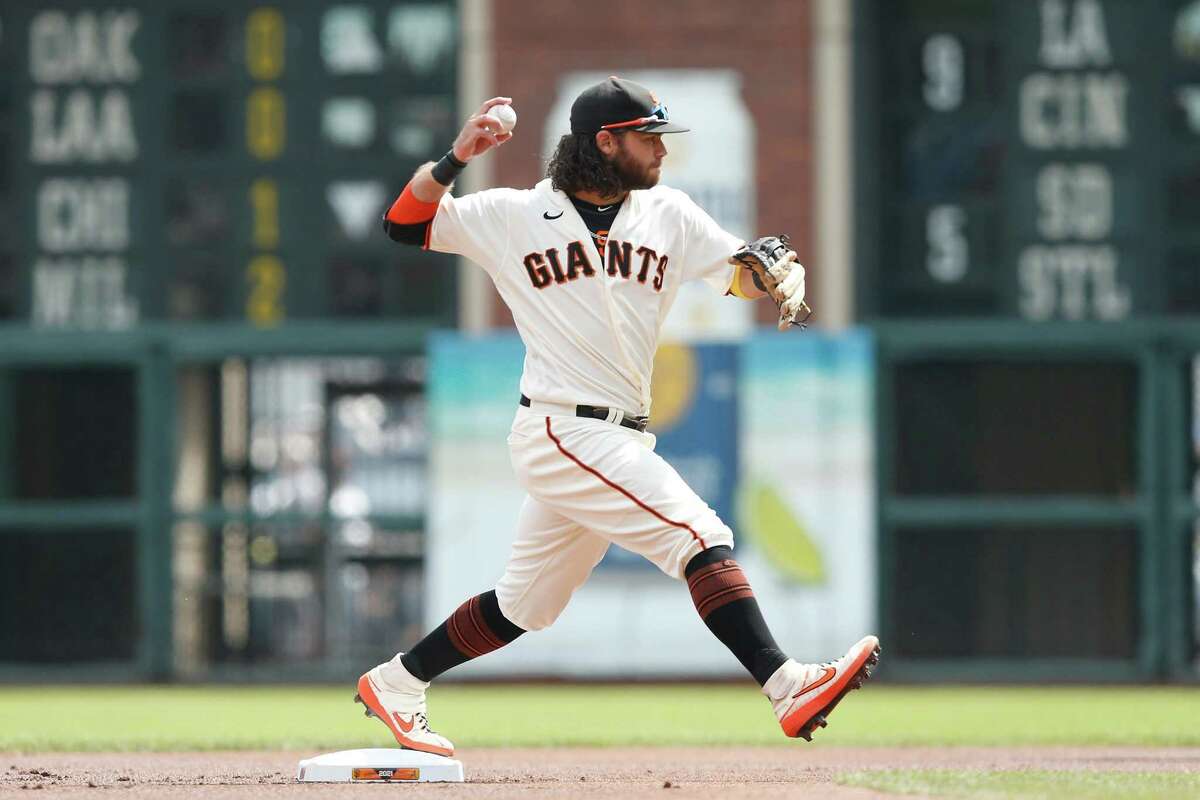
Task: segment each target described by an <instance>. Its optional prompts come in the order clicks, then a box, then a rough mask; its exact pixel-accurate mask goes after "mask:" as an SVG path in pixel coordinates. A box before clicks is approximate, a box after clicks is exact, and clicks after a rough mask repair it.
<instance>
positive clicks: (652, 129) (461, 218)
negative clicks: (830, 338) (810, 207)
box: [355, 77, 879, 755]
mask: <svg viewBox="0 0 1200 800" xmlns="http://www.w3.org/2000/svg"><path fill="white" fill-rule="evenodd" d="M509 103H511V100H510V98H507V97H495V98H492V99H491V100H488V101H487V102H485V103H484V104H483V105H482V106H481V107H480V108H479V111H478V112H477V113H476V114H475V115H474V116H472V117H471V118H470V119H468V120H467V122H466V123H465V125H464V126H463V128H462V130H461V131H460V133H459V134H458V137H457V138H456V139H455V140H454V146H453V147H452V148H451V150H450V151H449V152H448V153H446V155H445V156H444V157H443V158H442V159H441V160H440V161H438V162H437V163H431V164H426V165H424V166H422V167H420V168H419V169H418V170H417V171H416V174H414V175H413V177H412V180H410V181H409V183H408V185H407V186H405V187H404V191H403V192H402V193H401V195H400V197H399V198H398V199H397V200H396V202H395V203H394V204H393V205H392V206H391V208H390V209H389V210H388V212H387V214H386V216H385V218H384V227H385V229H386V230H387V232H388V234H389V235H390V236H391V238H392V239H394V240H396V241H398V242H404V243H407V244H412V245H419V246H421V247H425V248H429V249H432V250H436V251H439V252H443V253H456V254H458V255H462V256H465V257H467V258H469V259H471V260H472V261H474V262H475V263H476V264H478V265H479V266H480V267H482V268H483V269H484V270H486V271H487V273H488V275H489V276H491V278H492V280H493V282H494V283H495V285H496V289H497V290H498V291H499V293H500V296H501V297H502V298H503V299H504V302H505V303H506V304H507V305H508V307H509V308H510V309H511V310H512V314H513V319H514V321H515V323H516V327H517V330H518V332H519V333H520V335H521V339H522V341H523V342H524V343H525V350H526V355H525V368H524V373H523V374H522V376H521V394H520V397H519V402H518V403H517V406H516V417H515V419H514V420H513V424H512V431H511V433H510V435H509V437H508V446H509V450H510V454H511V458H512V465H513V469H514V471H515V473H516V476H517V479H518V480H519V481H520V483H521V484H522V486H523V487H524V489H525V490H526V492H527V497H526V498H525V502H524V506H523V507H522V509H521V513H520V517H519V519H518V521H517V531H516V537H515V540H514V542H513V545H512V552H511V555H510V556H509V560H508V564H507V567H506V569H505V572H504V576H503V577H502V578H501V579H500V581H499V583H497V584H496V587H495V588H494V589H492V590H490V591H487V592H484V593H483V594H480V595H478V596H476V597H472V598H470V599H469V600H467V601H466V602H465V603H463V604H462V605H461V606H460V607H459V608H458V609H457V610H456V611H455V612H454V613H453V614H451V615H450V617H449V618H448V619H447V620H446V621H445V622H444V623H442V624H441V625H440V626H439V627H438V628H437V629H435V630H434V631H433V632H431V633H429V634H428V635H427V636H426V637H425V638H424V639H422V640H421V641H420V642H418V643H417V644H416V645H415V646H414V647H413V648H412V649H411V650H410V651H409V652H407V653H399V654H397V655H396V657H395V658H393V659H392V660H391V661H388V662H386V663H384V664H380V665H379V666H377V667H375V668H373V669H371V670H370V671H368V672H367V673H366V674H364V675H363V676H362V677H361V678H359V680H358V695H356V697H355V699H356V700H358V701H359V702H361V703H363V705H365V706H366V709H367V710H366V713H367V715H368V716H376V717H378V718H379V719H381V720H382V721H383V722H384V723H385V724H386V725H387V726H388V728H389V729H390V730H391V732H392V734H393V735H394V736H395V737H396V741H397V742H399V743H400V745H401V746H402V747H407V748H412V749H414V750H422V751H425V752H428V753H435V754H439V755H451V754H452V753H453V752H454V746H453V745H452V744H451V743H450V742H449V741H448V740H447V739H446V738H445V737H443V736H440V735H439V734H437V733H435V732H434V731H433V730H432V729H431V728H430V726H429V722H428V719H427V717H426V705H425V691H426V689H427V688H428V686H429V682H430V681H431V680H433V679H434V678H436V677H437V676H438V675H441V674H442V673H443V672H445V671H446V670H448V669H450V668H452V667H454V666H457V665H458V664H462V663H464V662H466V661H468V660H470V659H473V658H478V657H479V656H482V655H485V654H486V653H490V652H492V651H493V650H496V649H498V648H501V647H503V646H504V645H506V644H508V643H510V642H512V641H513V640H514V639H516V638H517V637H519V636H521V635H523V634H524V633H525V632H527V631H535V630H540V629H542V628H545V627H547V626H549V625H550V624H552V623H553V622H554V620H555V619H556V618H557V617H558V616H559V614H560V613H562V611H563V609H564V608H565V607H566V605H567V602H568V601H569V600H570V598H571V595H572V593H573V592H574V591H575V590H576V589H578V588H579V587H580V586H581V585H582V584H583V583H584V581H586V580H587V578H588V575H589V574H590V573H591V571H592V568H593V567H595V566H596V564H597V562H599V561H600V559H601V557H603V555H604V553H605V551H606V550H607V549H608V546H609V545H610V544H616V545H619V546H620V547H624V548H626V549H627V550H631V551H633V552H634V553H637V554H639V555H641V556H643V557H645V558H647V559H649V560H650V561H651V562H653V563H654V564H655V566H657V567H658V568H659V569H660V570H662V571H663V572H665V573H666V574H667V575H669V576H670V577H672V578H675V579H678V580H681V581H686V582H687V586H688V590H689V591H690V592H691V596H692V600H693V601H694V603H695V606H696V610H697V612H698V613H699V615H700V617H701V618H702V619H703V621H704V623H705V625H707V627H708V628H709V630H710V631H712V633H713V634H714V635H715V636H716V637H717V638H718V639H719V640H720V641H721V642H722V643H723V644H724V645H725V646H726V647H728V648H729V650H730V651H731V652H732V653H733V655H734V656H735V657H736V658H737V659H738V661H740V662H741V663H742V665H743V666H744V667H745V668H746V669H747V670H748V671H749V672H750V674H751V675H753V676H754V679H755V680H756V681H758V683H759V685H760V686H761V687H762V692H763V694H765V695H766V696H767V698H768V699H769V700H770V702H771V704H772V707H773V709H774V711H775V716H776V717H777V718H778V720H779V723H780V725H781V726H782V728H783V731H784V733H785V734H787V735H788V736H792V737H803V738H805V739H809V740H811V737H812V733H813V731H814V730H815V729H816V728H817V727H824V725H825V724H826V723H825V718H826V717H827V716H828V715H829V713H830V712H831V711H832V710H833V707H834V706H835V705H837V703H838V702H839V701H840V700H841V699H842V697H843V696H844V695H845V694H846V693H847V692H849V691H850V690H851V689H857V688H858V687H859V686H861V685H862V682H863V681H864V680H865V679H866V678H868V677H869V676H870V670H871V667H872V666H873V665H874V664H875V663H877V660H878V654H879V642H878V640H877V639H876V638H875V637H874V636H866V637H864V638H863V639H862V640H861V641H859V642H858V643H857V644H855V645H854V646H853V647H851V648H850V650H849V651H848V652H847V653H846V654H845V655H844V656H842V657H841V658H839V659H837V660H835V661H830V662H827V663H824V664H801V663H798V662H796V661H795V660H793V659H790V658H788V656H787V655H786V654H785V653H784V651H783V650H781V649H780V647H779V645H778V644H776V642H775V639H774V638H773V637H772V636H771V632H770V631H769V630H768V628H767V624H766V622H765V621H764V620H763V616H762V614H761V612H760V611H759V607H758V603H757V602H756V601H755V599H754V592H753V591H752V590H751V588H750V582H749V581H748V580H747V579H746V576H745V574H744V573H743V572H742V569H741V567H739V566H738V562H737V561H735V560H734V558H733V533H732V531H730V529H729V528H728V527H727V526H726V525H725V523H723V522H722V521H721V520H720V519H719V518H718V517H717V515H716V514H715V513H714V512H713V510H712V509H711V508H709V507H708V505H706V504H705V502H704V501H703V500H702V499H700V497H698V496H697V495H696V493H695V492H693V491H692V489H691V488H690V487H689V486H688V485H687V484H686V483H685V482H684V481H683V479H682V478H681V477H680V476H679V474H678V473H677V472H676V471H675V470H674V469H673V468H672V467H671V466H670V465H669V464H667V462H666V461H664V460H663V459H662V457H660V456H658V455H657V454H655V452H654V443H655V438H654V436H653V435H651V434H649V433H646V423H647V418H648V414H649V412H650V371H651V365H652V363H653V360H654V352H655V348H656V347H657V345H658V335H659V330H660V329H661V327H662V323H663V320H664V318H665V317H666V315H667V312H668V311H669V310H670V308H671V303H672V301H673V300H674V298H675V295H676V292H678V290H679V287H680V285H681V284H683V283H684V282H686V281H692V280H703V281H705V282H706V283H708V284H710V285H711V286H712V287H713V288H714V289H715V290H717V291H718V292H723V293H729V294H733V295H736V296H738V297H743V298H754V297H761V296H763V295H764V294H769V295H770V296H771V297H772V299H773V300H774V301H775V302H776V304H777V305H778V306H779V308H780V314H781V324H784V325H786V324H790V323H798V322H801V321H802V320H801V314H803V313H804V312H806V311H807V307H806V306H805V305H804V302H803V300H804V269H803V267H801V266H800V264H799V263H797V262H796V254H795V253H794V252H792V251H791V250H790V248H787V247H781V246H780V244H781V240H780V239H778V238H771V239H769V240H767V243H766V245H763V244H762V242H761V241H760V242H756V243H751V244H750V245H746V244H745V243H744V242H743V241H742V240H741V239H740V238H738V237H736V236H733V235H732V234H730V233H727V232H726V231H724V230H722V229H721V228H720V227H719V226H718V225H717V224H716V223H715V222H714V221H713V220H712V218H710V217H709V216H708V214H706V213H705V212H704V211H703V210H702V209H700V208H699V207H698V206H697V205H696V204H695V203H693V202H692V200H691V199H690V198H689V197H688V196H687V195H686V194H684V193H683V192H680V191H677V190H674V189H669V188H667V187H664V186H659V185H658V179H659V172H660V169H661V165H662V160H663V158H664V157H665V156H666V154H667V148H666V146H665V144H664V142H663V136H664V135H665V134H669V133H680V132H683V131H686V130H687V128H684V127H681V126H680V125H678V124H676V123H675V122H672V121H671V120H670V119H669V118H668V116H667V108H666V106H665V105H663V104H662V103H660V102H659V101H658V99H657V98H656V97H655V96H654V94H652V93H651V92H650V91H649V90H647V89H646V88H645V87H643V86H640V85H639V84H636V83H634V82H632V81H628V80H623V79H620V78H616V77H613V78H609V79H608V80H605V81H603V82H601V83H599V84H596V85H594V86H591V87H589V88H588V89H586V90H585V91H584V92H583V93H582V94H580V95H579V97H578V98H577V99H576V100H575V102H574V104H573V105H572V107H571V132H570V133H569V134H566V135H564V136H563V137H562V138H561V140H560V141H559V143H558V146H557V149H556V151H555V153H554V156H553V158H552V159H551V161H550V164H549V167H548V170H547V173H548V177H547V178H546V179H545V180H543V181H541V182H540V183H538V184H537V185H536V186H534V187H533V188H532V189H525V190H519V189H506V188H500V189H489V190H487V191H482V192H477V193H475V194H470V195H467V196H465V197H458V198H456V197H453V196H452V195H451V194H450V193H449V191H448V190H449V188H450V185H451V184H452V183H453V181H454V178H455V177H456V176H457V175H458V174H459V173H461V172H462V170H463V169H465V168H466V167H467V166H468V165H469V164H470V162H471V161H472V160H473V159H476V158H479V157H480V156H482V155H484V154H485V153H487V152H488V151H489V150H492V149H493V148H496V147H499V146H501V145H503V144H504V143H505V142H507V141H508V140H509V139H510V138H511V137H512V133H511V132H506V131H503V130H502V129H501V126H500V125H499V124H498V121H497V119H496V118H495V116H493V115H490V114H488V111H489V110H490V109H492V108H494V107H495V106H498V105H507V104H509ZM782 244H783V245H786V239H783V240H782ZM735 256H736V257H735ZM514 400H518V398H514Z"/></svg>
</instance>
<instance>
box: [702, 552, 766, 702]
mask: <svg viewBox="0 0 1200 800" xmlns="http://www.w3.org/2000/svg"><path fill="white" fill-rule="evenodd" d="M732 556H733V551H732V550H731V549H730V548H728V547H724V546H719V547H711V548H709V549H708V550H704V551H703V552H700V553H698V554H696V555H695V556H694V557H693V558H692V560H691V561H689V562H688V565H687V567H686V568H685V569H684V577H685V578H686V579H687V583H688V589H689V590H690V591H691V593H692V602H693V603H695V604H696V611H697V612H698V613H699V614H700V618H701V619H703V620H704V624H705V625H707V626H708V629H709V630H710V631H712V632H713V635H714V636H716V637H717V638H718V639H720V640H721V644H723V645H725V646H726V647H728V648H729V651H730V652H731V653H733V654H734V656H736V657H737V660H738V661H740V662H742V666H743V667H745V668H746V669H747V671H749V673H750V674H751V675H753V676H754V680H756V681H758V685H759V686H762V685H763V684H765V683H766V682H767V679H768V678H770V677H771V676H772V675H773V674H774V673H775V670H777V669H779V667H780V666H781V665H782V664H783V662H785V661H787V656H786V655H785V654H784V653H783V651H781V650H780V649H779V645H777V644H776V643H775V638H774V637H773V636H771V631H770V629H769V628H767V621H766V620H765V619H763V615H762V611H761V610H759V607H758V601H757V600H755V599H754V592H753V591H752V590H751V589H750V582H749V581H748V580H746V575H745V573H743V572H742V568H741V567H740V566H738V563H737V562H736V561H734V560H733V558H732Z"/></svg>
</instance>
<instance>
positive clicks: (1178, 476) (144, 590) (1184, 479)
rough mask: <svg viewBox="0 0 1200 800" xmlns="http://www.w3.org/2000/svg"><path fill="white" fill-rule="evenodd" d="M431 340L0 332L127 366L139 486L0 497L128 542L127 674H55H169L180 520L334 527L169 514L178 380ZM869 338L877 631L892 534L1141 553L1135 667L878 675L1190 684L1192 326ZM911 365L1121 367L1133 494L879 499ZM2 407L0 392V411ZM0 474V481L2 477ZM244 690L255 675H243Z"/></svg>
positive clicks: (892, 558)
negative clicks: (107, 492) (952, 530)
mask: <svg viewBox="0 0 1200 800" xmlns="http://www.w3.org/2000/svg"><path fill="white" fill-rule="evenodd" d="M428 330H429V325H427V324H424V323H411V324H385V323H337V324H328V323H311V324H305V323H289V324H288V325H286V326H283V327H280V328H277V329H270V330H260V329H254V328H250V327H247V326H240V325H195V326H187V325H183V326H180V325H176V326H168V325H162V326H155V325H148V326H145V327H143V328H140V329H138V330H137V331H134V332H124V333H50V332H41V331H37V332H31V331H30V330H29V329H27V328H24V327H0V370H2V368H4V367H13V366H63V367H66V366H94V365H112V366H124V367H128V368H130V369H132V370H134V372H135V374H136V382H137V397H138V404H139V413H138V425H137V430H138V442H137V459H138V464H137V478H138V483H137V494H136V496H135V497H134V498H132V499H130V498H101V499H91V500H87V501H36V502H32V501H12V500H3V499H0V535H4V534H5V533H6V532H11V531H20V530H24V531H28V530H35V529H36V530H47V531H50V530H63V529H72V530H87V529H90V528H94V529H103V528H105V527H108V528H112V527H122V528H129V529H132V530H134V531H135V535H136V542H137V547H136V552H137V562H138V570H137V575H138V576H139V577H138V585H137V587H136V590H137V595H138V602H137V609H138V613H139V615H140V619H141V622H142V629H141V635H140V637H139V643H138V647H137V651H136V657H135V658H134V660H133V661H132V662H130V663H125V664H104V665H88V667H87V668H86V671H80V670H79V668H78V667H76V668H72V667H69V666H68V667H64V668H63V670H61V674H62V675H64V676H66V677H69V678H75V679H77V678H79V677H81V676H86V677H87V678H88V679H104V678H111V679H127V680H128V679H165V678H169V677H171V676H172V672H173V653H172V627H171V626H172V617H171V607H172V583H171V581H172V565H171V558H172V541H171V536H172V530H173V528H174V526H175V525H176V524H177V523H178V522H181V521H194V522H199V523H201V524H202V525H203V526H204V528H205V529H206V530H212V529H214V528H219V526H220V525H221V524H223V523H226V522H229V521H242V522H257V521H264V522H288V523H292V522H298V523H308V522H311V523H317V524H326V525H328V524H329V522H330V518H329V512H328V511H327V510H326V511H325V512H322V513H318V514H313V515H295V514H291V515H288V516H287V517H283V516H270V517H267V516H253V515H250V514H248V513H244V512H237V511H230V510H228V509H225V508H221V507H215V506H214V507H207V508H199V509H194V508H193V509H186V510H179V509H175V508H173V505H172V490H173V482H174V469H175V460H176V441H175V435H176V434H175V432H176V430H177V429H178V424H177V423H178V420H177V419H176V418H175V416H176V404H175V391H176V376H177V371H178V369H179V368H180V367H185V366H189V365H198V364H205V363H217V362H220V361H221V360H223V359H225V358H230V357H241V358H256V357H281V356H296V357H311V356H339V355H345V356H398V355H406V354H412V353H419V352H421V351H422V349H423V346H424V339H425V335H426V333H427V331H428ZM875 332H876V335H877V341H878V380H877V383H876V386H877V388H876V392H877V398H876V401H877V402H876V441H877V443H878V447H877V459H876V461H877V465H878V466H877V476H876V477H877V485H878V487H879V502H878V512H877V513H878V530H879V564H880V569H879V575H880V578H879V580H880V586H879V597H880V598H881V604H880V617H881V620H880V621H881V623H882V625H881V629H882V630H885V631H886V630H887V629H888V622H889V619H890V615H891V614H892V613H893V612H892V610H891V609H890V608H889V607H888V605H887V603H886V602H884V601H883V598H887V597H889V596H890V591H891V589H892V588H893V585H892V584H893V582H894V580H895V571H894V570H895V564H896V550H895V548H896V539H895V536H896V532H897V531H898V530H899V529H901V528H908V529H916V528H919V529H924V530H930V531H936V530H939V529H946V528H948V527H951V526H961V527H963V528H974V527H982V526H986V525H996V524H1009V525H1045V526H1054V527H1061V528H1070V527H1078V526H1092V525H1099V524H1113V525H1122V526H1127V527H1130V528H1133V529H1135V530H1136V531H1137V546H1138V555H1139V560H1138V563H1139V567H1138V569H1139V575H1138V585H1139V587H1140V595H1139V601H1138V610H1137V617H1138V623H1139V626H1138V641H1137V647H1136V653H1135V656H1134V658H1132V659H1127V660H1094V659H1080V660H1075V659H1060V658H1055V659H1032V660H1029V659H1021V660H1017V659H1010V660H1004V659H999V660H997V659H958V660H943V661H937V660H933V661H930V660H922V661H916V660H909V661H906V660H905V659H903V658H895V657H894V656H893V657H891V658H889V661H888V669H889V674H890V675H892V676H893V677H898V678H902V679H903V678H920V679H926V680H928V679H946V680H970V679H989V680H990V679H994V678H995V677H996V676H998V675H1008V676H1010V677H1014V678H1018V679H1024V680H1036V679H1041V678H1056V677H1062V676H1064V675H1071V676H1072V677H1074V678H1076V679H1080V678H1082V679H1095V680H1147V679H1160V678H1172V679H1179V680H1194V679H1196V678H1197V677H1198V676H1197V673H1196V669H1195V667H1194V653H1193V648H1194V646H1195V644H1194V641H1193V639H1194V637H1193V634H1192V632H1191V627H1192V618H1191V611H1190V606H1191V604H1192V603H1193V602H1194V589H1193V586H1192V584H1191V581H1192V578H1191V574H1190V563H1191V559H1192V557H1193V554H1192V545H1191V536H1192V533H1191V531H1192V526H1193V525H1194V524H1195V522H1196V521H1197V519H1200V507H1197V504H1196V502H1195V501H1194V499H1193V498H1192V497H1191V495H1190V494H1189V486H1190V476H1189V474H1188V473H1189V469H1190V455H1189V454H1190V449H1191V447H1192V438H1191V426H1192V422H1193V421H1192V420H1191V419H1190V414H1191V410H1190V408H1189V407H1188V405H1187V398H1188V396H1189V387H1188V379H1187V371H1188V368H1189V366H1190V363H1191V359H1192V358H1193V357H1194V355H1195V354H1197V353H1200V326H1198V325H1195V324H1187V323H1166V322H1137V323H1129V324H1119V325H1118V324H1114V325H1093V324H1087V323H1082V324H1044V325H1028V324H1024V323H976V322H955V323H951V322H939V323H925V324H915V323H914V324H885V325H880V326H878V327H877V328H876V329H875ZM923 359H924V360H928V359H939V360H956V359H961V360H963V361H966V362H969V361H971V360H981V359H993V360H1004V361H1027V362H1031V361H1036V362H1047V361H1048V362H1054V361H1056V360H1075V361H1080V360H1084V361H1086V360H1089V359H1093V360H1108V361H1119V362H1122V363H1128V364H1130V365H1132V366H1133V367H1134V368H1135V370H1136V376H1137V403H1136V409H1137V410H1136V415H1137V419H1136V429H1137V437H1138V447H1137V451H1138V461H1137V466H1136V472H1137V477H1138V482H1137V485H1138V487H1139V488H1138V492H1137V494H1136V496H1132V497H1103V496H1091V495H1083V496H1080V495H1060V496H1037V497H1023V496H1018V497H1008V496H1005V497H993V496H988V497H975V496H928V495H922V496H919V497H913V496H900V495H897V494H894V493H891V492H890V491H889V490H888V487H891V486H893V485H894V482H893V478H894V475H892V474H891V471H892V470H893V458H892V454H893V453H894V451H895V448H896V446H897V441H896V431H897V429H898V428H897V426H898V425H900V424H902V422H903V421H902V420H897V419H894V418H893V409H892V407H891V404H890V400H889V398H891V397H892V394H893V390H894V380H895V372H896V369H897V368H898V366H900V365H903V364H906V363H911V362H916V361H920V360H923ZM0 375H2V372H0ZM4 395H5V393H4V392H0V403H2V402H3V397H4ZM0 411H3V409H0ZM6 424H8V425H12V424H13V420H12V419H11V415H6V414H2V413H0V426H3V425H6ZM0 433H3V431H0ZM2 457H3V455H2V454H0V458H2ZM2 466H4V465H0V467H2ZM4 473H5V470H3V469H0V475H3V474H4ZM2 497H3V495H2V494H0V498H2ZM381 521H383V522H390V523H393V524H396V525H404V526H415V527H419V525H420V522H421V521H420V520H417V519H411V518H407V517H405V518H396V519H389V520H381ZM55 674H58V672H56V670H47V669H45V668H43V667H40V666H39V667H38V669H37V671H36V676H37V677H38V678H45V677H53V676H54V675H55ZM32 675H34V673H33V672H32V671H31V670H30V669H29V668H28V667H17V666H15V665H0V678H4V677H14V676H15V677H24V678H29V677H31V676H32ZM245 677H251V678H253V677H254V676H253V675H251V674H250V673H246V676H245Z"/></svg>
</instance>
